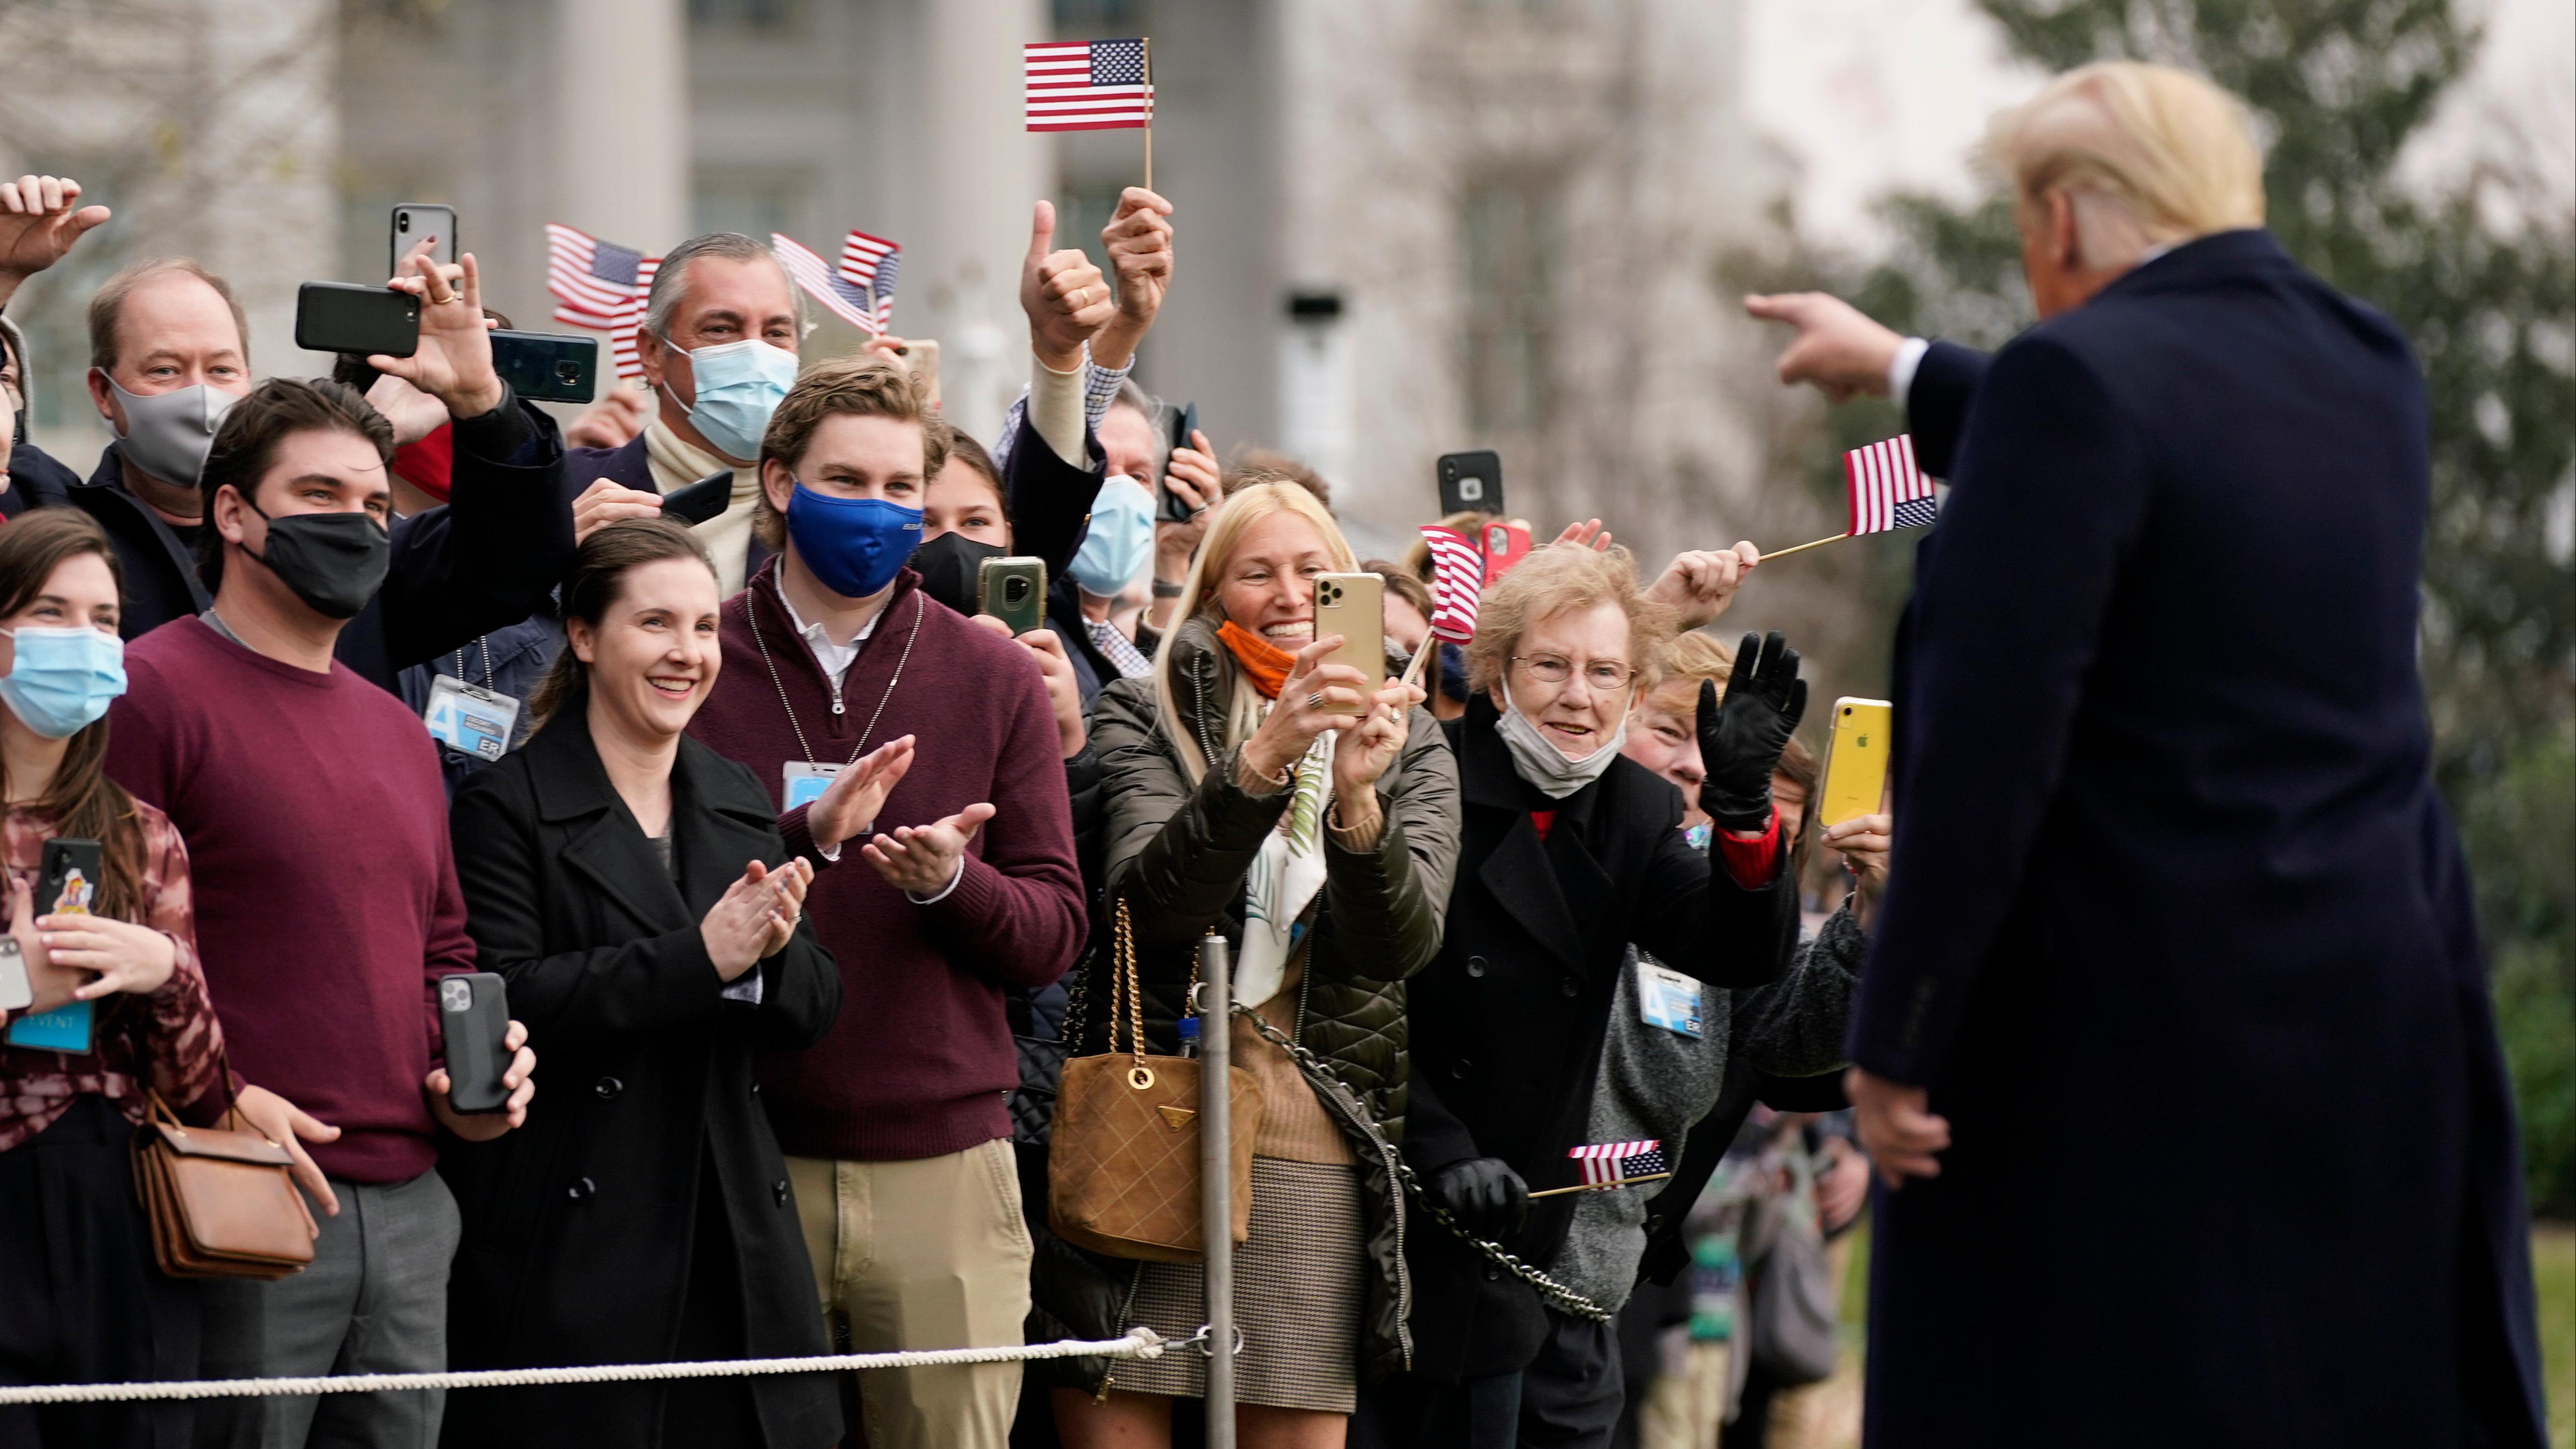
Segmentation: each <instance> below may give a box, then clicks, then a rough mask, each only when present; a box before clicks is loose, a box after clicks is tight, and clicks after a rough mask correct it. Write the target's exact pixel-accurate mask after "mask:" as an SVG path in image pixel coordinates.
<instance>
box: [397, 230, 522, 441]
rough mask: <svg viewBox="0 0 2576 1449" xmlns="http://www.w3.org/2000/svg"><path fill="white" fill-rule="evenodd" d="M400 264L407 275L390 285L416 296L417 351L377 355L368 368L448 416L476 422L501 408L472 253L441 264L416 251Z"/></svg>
mask: <svg viewBox="0 0 2576 1449" xmlns="http://www.w3.org/2000/svg"><path fill="white" fill-rule="evenodd" d="M403 265H404V266H405V267H406V268H408V269H410V271H411V275H409V276H403V277H396V278H394V279H393V281H392V282H391V283H390V284H389V285H391V286H392V287H393V288H394V289H395V290H396V291H402V292H409V293H411V294H412V295H413V296H415V297H418V298H420V304H421V305H420V347H419V348H418V350H416V351H414V352H413V353H412V355H411V356H409V357H387V356H385V355H383V354H381V353H379V354H377V355H375V356H372V357H369V358H368V359H367V365H368V366H369V367H372V368H374V369H375V370H376V371H378V372H382V373H388V374H391V375H392V376H395V377H399V378H401V379H402V380H403V381H405V382H407V383H410V384H411V385H412V386H413V387H416V388H419V389H420V390H421V391H422V392H425V393H428V394H429V395H430V396H432V397H434V398H437V399H438V400H439V401H440V402H443V403H445V404H447V412H448V416H450V417H456V418H479V417H481V416H482V415H483V414H485V413H488V412H490V411H492V410H493V409H494V408H496V407H499V406H500V405H501V398H502V396H503V388H502V386H501V375H500V374H499V373H497V372H495V371H493V370H492V337H491V328H490V325H489V324H487V323H486V322H485V321H484V320H483V280H482V272H481V270H480V269H479V268H477V267H476V266H475V264H474V254H473V253H472V252H467V253H466V254H465V255H464V256H463V257H461V258H459V259H458V260H457V263H456V265H454V266H442V265H440V264H439V263H437V262H434V261H432V260H430V259H429V257H428V256H427V255H425V254H423V253H422V251H421V249H420V248H418V247H415V248H414V249H413V251H412V253H411V254H409V255H406V256H405V257H404V258H403Z"/></svg>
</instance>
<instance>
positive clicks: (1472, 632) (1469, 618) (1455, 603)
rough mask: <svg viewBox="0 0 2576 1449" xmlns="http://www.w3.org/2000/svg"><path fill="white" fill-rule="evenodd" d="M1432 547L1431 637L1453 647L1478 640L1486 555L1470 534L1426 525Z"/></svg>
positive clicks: (1425, 538)
mask: <svg viewBox="0 0 2576 1449" xmlns="http://www.w3.org/2000/svg"><path fill="white" fill-rule="evenodd" d="M1422 541H1423V542H1424V543H1426V544H1429V545H1430V546H1431V635H1432V637H1433V638H1435V639H1441V640H1445V641H1447V642H1448V643H1451V644H1464V643H1466V642H1467V641H1468V640H1470V639H1473V638H1475V637H1476V604H1477V601H1478V600H1480V599H1482V598H1483V597H1484V594H1485V556H1484V555H1483V554H1481V553H1478V552H1477V551H1476V545H1475V544H1473V543H1471V542H1469V541H1468V539H1467V535H1465V534H1463V533H1460V532H1459V531H1458V530H1456V529H1454V528H1442V527H1441V526H1440V525H1438V524H1436V523H1426V524H1424V525H1422Z"/></svg>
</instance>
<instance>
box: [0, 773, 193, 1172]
mask: <svg viewBox="0 0 2576 1449" xmlns="http://www.w3.org/2000/svg"><path fill="white" fill-rule="evenodd" d="M134 813H135V816H136V818H137V823H138V824H139V825H141V827H142V830H143V879H142V882H141V885H142V891H141V895H142V898H143V908H142V910H141V911H140V912H138V913H137V919H138V920H139V922H140V924H143V925H146V926H150V927H151V928H152V929H154V930H156V931H159V932H160V933H162V934H163V935H165V936H168V937H169V938H170V940H171V941H172V943H173V944H175V945H176V946H177V947H178V958H179V959H178V962H177V964H176V965H175V966H174V967H173V968H172V970H171V972H170V979H169V980H168V981H167V982H164V983H163V984H162V986H161V989H160V990H158V991H155V992H153V993H152V994H151V995H149V996H133V995H125V994H119V995H116V996H110V997H106V998H103V999H101V1000H100V1001H98V1002H97V1003H95V1007H94V1010H95V1012H96V1015H95V1017H94V1028H93V1038H92V1041H91V1048H92V1049H91V1050H90V1051H88V1052H54V1051H36V1050H32V1049H29V1048H26V1047H12V1046H5V1045H0V1152H6V1151H8V1150H9V1149H10V1148H12V1147H16V1146H17V1145H19V1144H20V1143H22V1142H25V1141H27V1140H28V1139H29V1138H32V1137H34V1136H35V1135H36V1134H37V1133H39V1132H42V1131H44V1130H45V1129H46V1128H48V1127H50V1126H52V1125H53V1124H54V1121H55V1119H56V1118H59V1117H60V1116H62V1115H63V1113H65V1112H66V1111H69V1110H70V1109H71V1105H72V1101H73V1099H74V1098H77V1097H81V1096H85V1095H97V1096H101V1097H105V1098H106V1099H107V1100H109V1101H111V1102H114V1103H115V1104H116V1105H117V1106H118V1108H120V1109H121V1110H123V1112H124V1113H125V1115H126V1117H127V1118H128V1119H130V1120H132V1121H134V1122H138V1123H139V1122H141V1121H142V1120H143V1118H144V1103H143V1083H142V1081H141V1080H140V1078H141V1074H142V1073H143V1072H144V1071H145V1070H149V1072H150V1073H151V1083H152V1085H153V1086H154V1087H157V1088H159V1089H160V1092H161V1100H163V1101H165V1102H167V1103H169V1104H170V1108H171V1110H172V1111H182V1110H184V1109H186V1108H187V1106H188V1105H189V1104H190V1103H192V1102H194V1101H196V1100H197V1099H198V1098H199V1097H201V1096H203V1095H205V1092H206V1089H207V1088H208V1087H210V1086H212V1085H213V1084H214V1080H215V1071H216V1068H217V1065H218V1063H219V1061H220V1059H221V1055H222V1052H223V1045H224V1034H223V1028H222V1027H221V1026H219V1025H217V1024H216V1022H215V1009H214V1005H213V1003H212V1002H210V1001H209V1000H208V999H207V997H206V977H205V973H204V972H203V971H202V970H200V969H199V967H198V965H197V926H196V911H195V908H194V906H193V905H192V904H191V902H190V899H189V894H188V847H187V846H186V845H184V844H183V843H181V841H180V839H179V832H178V831H177V829H175V828H173V827H172V825H171V824H170V817H168V816H166V815H164V814H162V813H161V812H160V811H158V810H156V809H154V808H152V807H151V806H149V805H146V804H144V803H143V802H142V801H140V800H137V801H135V802H134ZM53 833H54V830H53V822H52V821H51V820H48V819H46V818H44V817H43V816H40V815H36V814H34V813H33V812H30V811H27V810H23V809H20V810H11V811H9V812H8V819H7V821H6V822H5V824H0V855H5V860H0V864H5V866H6V868H7V870H8V876H9V889H10V893H11V895H12V896H13V897H14V896H15V894H16V893H17V892H19V891H22V890H23V891H27V892H29V893H31V894H32V893H33V892H34V890H35V889H36V874H37V869H38V866H39V864H40V857H41V855H42V853H43V851H44V846H45V840H46V838H47V837H49V836H51V835H52V834H53ZM146 1052H148V1053H149V1056H150V1060H149V1063H148V1066H147V1063H146V1062H145V1060H144V1057H145V1054H146Z"/></svg>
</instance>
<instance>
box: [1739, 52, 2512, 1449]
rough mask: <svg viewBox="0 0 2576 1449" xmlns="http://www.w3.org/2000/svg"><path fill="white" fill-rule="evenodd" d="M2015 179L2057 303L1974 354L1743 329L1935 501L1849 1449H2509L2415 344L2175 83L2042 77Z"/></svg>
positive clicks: (1867, 1100) (1863, 322)
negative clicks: (2425, 586) (2339, 288)
mask: <svg viewBox="0 0 2576 1449" xmlns="http://www.w3.org/2000/svg"><path fill="white" fill-rule="evenodd" d="M1992 153H1993V159H1994V161H1995V163H1996V168H1997V169H1998V170H1999V171H2001V172H2002V173H2003V174H2004V175H2005V177H2007V178H2008V179H2009V180H2010V182H2011V184H2012V186H2013V188H2014V200H2015V213H2016V217H2017V220H2018V222H2019V225H2020V229H2021V234H2022V257H2023V265H2024V268H2025V270H2026V273H2027V275H2028V277H2029V281H2030V290H2031V297H2032V300H2033V302H2034V303H2035V304H2036V306H2037V310H2038V313H2039V316H2040V318H2041V321H2040V323H2039V325H2038V326H2036V327H2034V328H2032V329H2031V330H2030V331H2029V332H2027V333H2025V334H2023V335H2022V336H2021V337H2019V338H2017V339H2015V340H2014V341H2013V342H2012V343H2011V344H2010V345H2008V346H2006V347H2005V348H2004V349H2003V350H2002V351H2000V352H1998V353H1996V354H1995V355H1994V356H1993V357H1992V358H1991V359H1988V358H1984V357H1980V356H1978V355H1977V354H1975V353H1973V352H1970V351H1968V350H1967V349H1964V348H1958V347H1954V346H1951V345H1948V344H1942V343H1929V344H1926V343H1923V342H1920V341H1909V340H1907V339H1903V338H1900V337H1898V336H1897V335H1896V334H1894V333H1892V332H1889V331H1888V330H1887V329H1885V328H1882V327H1878V326H1877V325H1876V324H1875V323H1872V322H1870V321H1868V319H1866V318H1863V317H1861V316H1860V315H1859V314H1858V313H1856V312H1853V311H1851V310H1850V309H1849V308H1847V307H1844V306H1842V304H1840V303H1837V302H1834V301H1832V300H1831V299H1829V298H1820V297H1812V296H1810V297H1786V298H1755V299H1752V300H1751V302H1750V303H1749V306H1750V307H1751V309H1752V310H1753V311H1754V312H1755V313H1756V315H1761V316H1768V317H1774V318H1778V319H1779V320H1783V321H1788V322H1791V323H1793V324H1795V325H1796V326H1798V328H1799V329H1800V336H1799V338H1798V341H1797V342H1796V343H1795V345H1793V346H1792V347H1791V348H1790V349H1789V351H1788V353H1787V354H1786V355H1784V357H1783V358H1782V362H1781V373H1782V376H1783V378H1784V379H1785V380H1788V381H1792V382H1796V381H1812V382H1814V383H1816V384H1817V385H1819V386H1820V387H1823V388H1824V389H1826V390H1827V391H1828V392H1829V393H1833V394H1837V395H1850V394H1854V393H1862V392H1870V393H1878V392H1892V393H1894V394H1896V395H1897V396H1898V397H1900V398H1901V399H1902V400H1903V401H1904V403H1905V405H1906V407H1907V410H1908V413H1909V416H1910V418H1911V421H1912V426H1913V429H1914V433H1915V438H1916V443H1917V453H1918V456H1919V457H1921V458H1922V459H1923V461H1924V463H1925V466H1926V467H1927V468H1928V469H1930V470H1931V471H1932V472H1934V473H1936V474H1939V475H1942V476H1946V477H1948V478H1949V479H1951V480H1952V482H1953V484H1954V487H1953V489H1952V491H1951V494H1950V497H1949V500H1948V503H1947V505H1946V506H1945V508H1944V511H1943V515H1942V519H1941V523H1940V526H1939V527H1938V529H1936V530H1935V532H1934V534H1933V536H1932V537H1931V538H1930V539H1928V540H1927V541H1926V542H1925V544H1924V545H1923V548H1922V555H1921V559H1920V562H1919V566H1918V572H1917V580H1916V586H1915V594H1914V598H1913V600H1912V602H1911V603H1910V604H1909V605H1908V608H1907V611H1906V617H1905V621H1904V624H1903V626H1902V631H1901V633H1900V636H1899V644H1898V658H1897V679H1896V698H1897V710H1898V713H1897V721H1898V726H1897V739H1898V754H1897V777H1896V790H1897V804H1898V809H1897V810H1896V812H1895V813H1896V820H1897V822H1898V823H1897V833H1896V854H1895V860H1896V868H1894V869H1892V870H1891V871H1890V874H1889V880H1890V886H1889V890H1888V895H1887V899H1886V902H1885V905H1884V907H1883V908H1882V911H1881V915H1880V922H1879V928H1878V933H1877V939H1876V942H1875V944H1874V949H1873V951H1872V953H1871V957H1870V961H1869V967H1868V970H1867V972H1866V973H1865V974H1864V976H1863V978H1862V987H1861V998H1860V1003H1859V1007H1858V1010H1857V1012H1856V1014H1855V1018H1854V1022H1853V1027H1852V1038H1851V1043H1850V1046H1851V1057H1852V1061H1853V1063H1854V1067H1853V1070H1852V1071H1851V1073H1850V1076H1849V1083H1848V1085H1849V1090H1850V1093H1851V1096H1852V1100H1853V1103H1854V1105H1855V1107H1856V1108H1857V1109H1858V1114H1859V1121H1860V1128H1861V1134H1862V1139H1863V1141H1864V1143H1865V1144H1866V1145H1867V1146H1868V1147H1869V1149H1870V1153H1871V1156H1872V1158H1873V1160H1874V1161H1875V1162H1876V1163H1877V1165H1878V1168H1879V1170H1880V1172H1881V1175H1882V1177H1883V1179H1884V1181H1885V1185H1886V1188H1887V1191H1886V1192H1884V1193H1882V1194H1881V1196H1880V1204H1879V1217H1878V1228H1877V1241H1876V1246H1875V1252H1874V1260H1873V1265H1872V1270H1873V1273H1874V1275H1875V1276H1874V1278H1873V1281H1872V1284H1871V1315H1870V1333H1871V1341H1870V1357H1869V1404H1868V1411H1867V1421H1868V1424H1869V1439H1870V1443H1871V1444H1873V1445H1904V1446H1911V1445H1921V1444H1971V1443H1973V1444H1978V1445H2016V1444H2049V1445H2057V1444H2071V1443H2082V1444H2088V1445H2127V1444H2136V1445H2157V1446H2164V1445H2173V1444H2266V1445H2269V1444H2315V1445H2338V1446H2343V1445H2362V1444H2389V1445H2398V1444H2410V1445H2411V1444H2479V1445H2486V1444H2495V1445H2506V1444H2510V1445H2526V1444H2527V1445H2534V1446H2536V1445H2538V1444H2540V1443H2541V1442H2542V1439H2543V1431H2542V1421H2541V1405H2540V1391H2539V1387H2538V1385H2539V1379H2538V1363H2537V1353H2536V1347H2535V1335H2534V1332H2533V1314H2532V1291H2531V1270H2530V1262H2529V1256H2528V1239H2527V1237H2526V1233H2527V1225H2526V1219H2525V1217H2524V1212H2523V1204H2522V1196H2521V1168H2520V1163H2519V1161H2518V1160H2517V1159H2518V1154H2517V1151H2516V1147H2515V1132H2514V1124H2513V1111H2512V1106H2511V1102H2510V1099H2509V1097H2508V1095H2507V1090H2506V1083H2505V1077H2504V1071H2503V1066H2502V1063H2501V1054H2500V1052H2499V1051H2498V1048H2497V1043H2496V1036H2495V1027H2494V1022H2493V1020H2492V1018H2491V1016H2490V1013H2489V1007H2488V1002H2487V990H2486V982H2485V973H2484V970H2483V964H2482V961H2481V958H2480V950H2479V945H2478V941H2477V932H2476V924H2475V918H2474V910H2473V901H2472V897H2471V894H2470V888H2469V882H2468V877H2467V872H2466V870H2465V867H2464V865H2463V862H2462V859H2461V854H2460V849H2459V845H2458V841H2457V838H2456V836H2455V833H2454V831H2453V829H2452V826H2451V823H2450V820H2449V818H2448V816H2447V815H2446V814H2445V813H2444V810H2443V807H2442V803H2441V800H2440V798H2439V796H2438V795H2437V794H2436V793H2435V791H2434V788H2433V782H2432V774H2431V764H2430V760H2431V739H2430V731H2429V727H2428V724H2427V721H2426V714H2425V704H2424V694H2423V688H2422V684H2421V681H2420V680H2419V678H2418V675H2417V670H2416V660H2415V651H2416V637H2417V635H2416V619H2417V614H2418V612H2419V608H2420V603H2419V598H2418V592H2417V572H2418V569H2419V567H2420V560H2421V556H2422V550H2423V542H2424V528H2425V522H2426V516H2427V512H2428V509H2429V485H2428V464H2427V455H2426V443H2425V437H2426V429H2427V424H2426V418H2425V396H2424V389H2423V382H2422V379H2421V377H2420V375H2419V374H2418V372H2417V369H2416V366H2415V361H2414V358H2413V357H2412V355H2411V354H2410V353H2409V351H2408V349H2407V345H2406V339H2405V338H2404V337H2403V336H2402V335H2400V334H2399V332H2398V331H2397V329H2396V327H2395V326H2393V325H2392V324H2391V323H2390V322H2389V321H2388V319H2387V318H2385V317H2383V316H2381V315H2380V314H2379V313H2377V312H2375V311H2373V310H2371V309H2370V308H2368V307H2366V306H2364V305H2362V304H2360V303H2358V302H2355V301H2353V300H2351V299H2349V298H2346V297H2343V296H2341V295H2338V294H2337V293H2336V292H2334V291H2333V290H2332V289H2331V288H2328V287H2327V286H2325V285H2324V284H2323V283H2321V282H2320V281H2318V280H2317V279H2316V278H2315V277H2313V276H2311V275H2310V274H2308V273H2307V272H2306V271H2304V270H2302V269H2301V268H2300V267H2299V266H2298V264H2297V263H2296V262H2294V261H2292V260H2291V259H2290V257H2289V256H2288V255H2287V254H2285V253H2284V252H2283V251H2282V250H2281V248H2280V246H2279V245H2278V244H2277V243H2276V242H2275V241H2274V240H2273V239H2272V237H2271V235H2270V234H2269V233H2267V232H2265V231H2264V230H2262V229H2261V228H2262V221H2263V191H2262V168H2261V161H2260V158H2259V157H2258V155H2257V154H2256V151H2255V147H2254V143H2253V140H2252V138H2251V136H2250V135H2249V128H2248V125H2247V117H2246V115H2245V112H2244V109H2243V108H2242V106H2241V105H2239V103H2238V102H2237V101H2236V100H2235V99H2234V98H2233V97H2230V96H2228V95H2227V94H2225V93H2224V92H2222V91H2220V90H2218V89H2217V88H2216V87H2214V86H2212V85H2210V84H2209V83H2208V82H2206V81H2204V80H2201V79H2200V78H2198V77H2196V76H2192V75H2189V74H2187V73H2184V72H2181V71H2177V70H2172V69H2168V68H2164V67H2158V66H2148V65H2139V64H2132V63H2106V64H2100V65H2093V66H2087V67H2085V68H2083V69H2081V70H2077V71H2073V72H2070V73H2069V74H2067V75H2064V76H2061V77H2059V78H2058V79H2057V80H2056V81H2054V82H2052V83H2051V84H2050V85H2048V86H2047V87H2046V88H2045V89H2043V90H2042V91H2041V92H2040V94H2039V96H2038V97H2037V98H2035V99H2034V100H2032V101H2031V102H2029V103H2028V104H2026V105H2024V106H2021V107H2019V108H2017V109H2015V110H2012V111H2009V112H2006V113H2005V114H2004V115H2003V116H2002V117H2000V118H1999V119H1998V120H1997V121H1996V123H1995V126H1994V130H1993V135H1992ZM2239 1124H2242V1125H2241V1127H2240V1126H2239ZM2285 1124H2295V1126H2294V1127H2292V1128H2291V1130H2290V1131H2289V1133H2288V1134H2287V1135H2285V1134H2284V1132H2283V1131H2282V1130H2281V1128H2282V1127H2283V1126H2284V1125H2285ZM2231 1128H2234V1129H2236V1130H2230V1129H2231Z"/></svg>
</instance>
